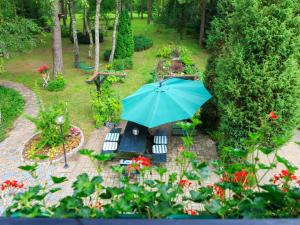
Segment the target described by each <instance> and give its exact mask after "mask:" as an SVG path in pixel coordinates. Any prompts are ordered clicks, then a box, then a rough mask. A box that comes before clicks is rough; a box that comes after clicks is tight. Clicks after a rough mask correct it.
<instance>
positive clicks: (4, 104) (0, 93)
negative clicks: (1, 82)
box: [0, 86, 24, 141]
mask: <svg viewBox="0 0 300 225" xmlns="http://www.w3.org/2000/svg"><path fill="white" fill-rule="evenodd" d="M23 108H24V99H23V97H22V96H21V95H20V94H19V93H18V92H17V91H15V90H13V89H9V88H5V87H1V86H0V113H1V116H0V141H2V140H3V139H4V138H5V137H6V133H7V131H8V130H9V129H10V128H11V127H12V125H13V122H14V120H15V119H16V118H17V117H18V116H19V115H20V114H21V113H22V111H23Z"/></svg>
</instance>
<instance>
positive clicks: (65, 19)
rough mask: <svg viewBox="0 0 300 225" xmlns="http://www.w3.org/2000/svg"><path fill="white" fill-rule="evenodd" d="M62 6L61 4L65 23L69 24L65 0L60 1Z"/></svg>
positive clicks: (65, 24)
mask: <svg viewBox="0 0 300 225" xmlns="http://www.w3.org/2000/svg"><path fill="white" fill-rule="evenodd" d="M60 6H61V13H62V14H63V17H62V18H63V25H64V26H67V13H66V8H65V0H61V1H60Z"/></svg>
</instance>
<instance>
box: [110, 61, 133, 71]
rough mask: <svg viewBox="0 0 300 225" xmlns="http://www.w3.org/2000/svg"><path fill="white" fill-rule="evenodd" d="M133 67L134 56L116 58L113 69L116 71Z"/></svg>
mask: <svg viewBox="0 0 300 225" xmlns="http://www.w3.org/2000/svg"><path fill="white" fill-rule="evenodd" d="M132 68H133V60H132V58H124V59H115V60H114V61H113V63H112V69H113V70H116V71H122V70H125V69H132Z"/></svg>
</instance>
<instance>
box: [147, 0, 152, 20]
mask: <svg viewBox="0 0 300 225" xmlns="http://www.w3.org/2000/svg"><path fill="white" fill-rule="evenodd" d="M147 13H148V18H147V23H148V24H150V23H151V21H152V0H147Z"/></svg>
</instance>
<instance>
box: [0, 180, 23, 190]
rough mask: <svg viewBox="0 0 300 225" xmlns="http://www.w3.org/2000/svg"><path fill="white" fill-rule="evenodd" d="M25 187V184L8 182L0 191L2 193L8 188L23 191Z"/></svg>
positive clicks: (4, 183) (13, 181) (5, 182)
mask: <svg viewBox="0 0 300 225" xmlns="http://www.w3.org/2000/svg"><path fill="white" fill-rule="evenodd" d="M23 187H24V184H23V183H19V182H18V181H16V180H6V181H4V182H3V183H2V184H1V186H0V189H1V191H5V190H6V189H8V188H10V189H22V188H23Z"/></svg>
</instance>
